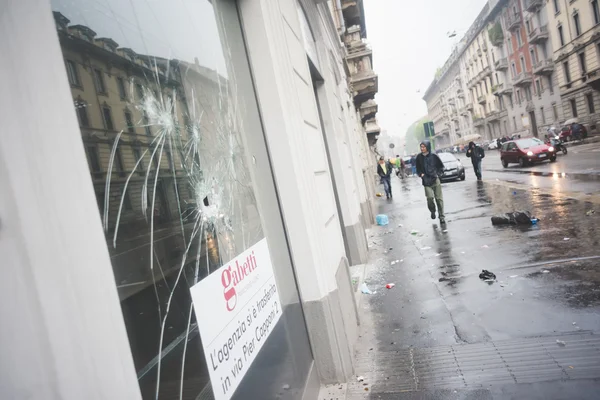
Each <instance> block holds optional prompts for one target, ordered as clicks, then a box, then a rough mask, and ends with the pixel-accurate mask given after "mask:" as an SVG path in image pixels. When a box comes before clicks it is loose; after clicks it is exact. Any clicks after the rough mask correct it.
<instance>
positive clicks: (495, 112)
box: [487, 110, 508, 122]
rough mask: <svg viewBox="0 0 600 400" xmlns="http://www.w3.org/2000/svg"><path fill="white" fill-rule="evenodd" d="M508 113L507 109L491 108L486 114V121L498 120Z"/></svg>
mask: <svg viewBox="0 0 600 400" xmlns="http://www.w3.org/2000/svg"><path fill="white" fill-rule="evenodd" d="M507 115H508V111H506V110H500V111H498V110H492V111H491V112H490V113H489V114H488V116H487V121H488V122H494V121H499V120H500V118H504V117H506V116H507Z"/></svg>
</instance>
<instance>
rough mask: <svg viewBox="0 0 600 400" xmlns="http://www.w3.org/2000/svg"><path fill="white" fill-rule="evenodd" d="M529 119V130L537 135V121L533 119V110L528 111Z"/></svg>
mask: <svg viewBox="0 0 600 400" xmlns="http://www.w3.org/2000/svg"><path fill="white" fill-rule="evenodd" d="M529 121H530V123H531V130H532V132H533V136H535V137H537V136H538V129H537V122H536V120H535V111H530V112H529Z"/></svg>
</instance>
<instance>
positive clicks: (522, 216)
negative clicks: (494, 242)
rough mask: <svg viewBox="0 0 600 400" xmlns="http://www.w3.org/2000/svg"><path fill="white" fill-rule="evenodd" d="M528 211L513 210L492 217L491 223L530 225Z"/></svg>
mask: <svg viewBox="0 0 600 400" xmlns="http://www.w3.org/2000/svg"><path fill="white" fill-rule="evenodd" d="M531 218H532V217H531V213H530V212H529V211H514V212H510V213H506V214H503V215H496V216H493V217H492V225H531V224H532V222H531Z"/></svg>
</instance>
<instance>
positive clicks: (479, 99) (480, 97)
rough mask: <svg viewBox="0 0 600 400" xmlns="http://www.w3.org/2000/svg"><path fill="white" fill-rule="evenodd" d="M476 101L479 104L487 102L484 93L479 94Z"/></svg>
mask: <svg viewBox="0 0 600 400" xmlns="http://www.w3.org/2000/svg"><path fill="white" fill-rule="evenodd" d="M477 102H478V103H479V104H481V105H483V104H485V103H487V98H486V96H485V95H484V94H482V95H481V96H479V97H478V98H477Z"/></svg>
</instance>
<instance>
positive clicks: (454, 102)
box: [448, 99, 456, 106]
mask: <svg viewBox="0 0 600 400" xmlns="http://www.w3.org/2000/svg"><path fill="white" fill-rule="evenodd" d="M448 104H450V105H452V106H453V105H454V104H456V101H455V100H454V99H448Z"/></svg>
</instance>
